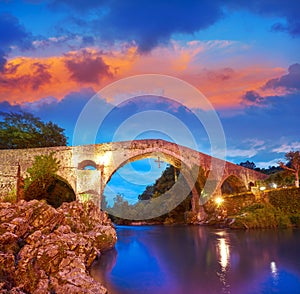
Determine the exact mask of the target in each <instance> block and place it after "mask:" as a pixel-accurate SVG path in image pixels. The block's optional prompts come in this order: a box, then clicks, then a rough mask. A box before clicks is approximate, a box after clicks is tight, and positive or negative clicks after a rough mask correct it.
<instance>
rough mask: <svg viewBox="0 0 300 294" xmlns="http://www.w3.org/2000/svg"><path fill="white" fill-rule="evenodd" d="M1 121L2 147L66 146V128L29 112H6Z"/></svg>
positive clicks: (0, 139)
mask: <svg viewBox="0 0 300 294" xmlns="http://www.w3.org/2000/svg"><path fill="white" fill-rule="evenodd" d="M0 116H1V117H2V118H3V119H2V121H0V149H20V148H34V147H35V148H38V147H51V146H65V145H66V144H67V139H66V136H65V135H64V129H62V128H60V127H59V126H58V125H56V124H54V123H52V122H48V123H44V122H42V121H41V120H40V119H39V118H37V117H35V116H33V115H32V114H30V113H27V112H19V113H12V112H11V113H5V112H1V113H0Z"/></svg>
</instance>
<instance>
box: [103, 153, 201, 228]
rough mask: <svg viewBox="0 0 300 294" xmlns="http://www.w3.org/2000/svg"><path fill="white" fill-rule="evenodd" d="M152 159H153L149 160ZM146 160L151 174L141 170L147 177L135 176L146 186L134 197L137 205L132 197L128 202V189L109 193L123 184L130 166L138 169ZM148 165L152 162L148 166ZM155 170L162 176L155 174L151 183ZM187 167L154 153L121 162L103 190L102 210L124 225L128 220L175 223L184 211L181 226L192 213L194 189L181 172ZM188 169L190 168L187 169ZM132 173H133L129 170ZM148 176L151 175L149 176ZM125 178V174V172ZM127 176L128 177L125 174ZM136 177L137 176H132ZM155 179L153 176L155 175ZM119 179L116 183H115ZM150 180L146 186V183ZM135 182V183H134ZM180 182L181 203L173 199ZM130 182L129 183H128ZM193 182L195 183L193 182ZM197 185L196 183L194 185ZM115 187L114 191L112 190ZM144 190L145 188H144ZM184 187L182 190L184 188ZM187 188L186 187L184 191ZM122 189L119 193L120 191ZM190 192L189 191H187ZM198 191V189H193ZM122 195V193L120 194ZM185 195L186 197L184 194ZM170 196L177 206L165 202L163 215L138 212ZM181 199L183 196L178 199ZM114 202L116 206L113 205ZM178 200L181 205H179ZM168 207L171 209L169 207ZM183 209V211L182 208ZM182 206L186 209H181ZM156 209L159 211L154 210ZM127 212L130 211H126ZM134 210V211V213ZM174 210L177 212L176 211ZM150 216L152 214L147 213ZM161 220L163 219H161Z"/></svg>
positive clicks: (177, 161)
mask: <svg viewBox="0 0 300 294" xmlns="http://www.w3.org/2000/svg"><path fill="white" fill-rule="evenodd" d="M149 158H150V159H149ZM145 160H148V171H146V173H145V170H142V172H144V174H143V173H142V176H141V175H138V174H136V176H138V177H140V178H139V179H138V180H137V182H138V183H137V184H141V183H142V184H144V186H143V188H142V190H140V192H139V193H136V194H135V201H133V200H132V198H131V197H129V199H127V198H126V195H125V193H126V189H123V187H122V186H121V185H119V186H118V187H117V189H115V191H114V193H113V194H112V193H111V191H110V192H109V189H110V188H113V189H114V188H116V187H115V183H116V182H117V181H118V180H120V174H121V175H122V170H123V169H124V170H126V167H127V166H128V165H133V166H135V167H137V166H138V165H139V164H143V163H145ZM149 162H151V163H150V164H149ZM159 165H160V166H159ZM155 166H156V170H157V171H159V173H156V174H155V176H154V177H152V179H151V180H150V178H149V177H148V176H150V172H149V170H152V171H153V170H154V167H155ZM183 166H184V164H183V163H182V162H181V160H179V159H178V158H175V157H172V156H170V155H168V154H164V153H161V152H154V153H146V154H142V155H138V156H134V157H132V158H130V159H127V160H125V161H124V162H122V163H121V164H120V165H119V166H118V167H117V168H115V170H114V171H113V173H112V174H111V175H110V176H109V177H108V179H107V181H106V185H105V188H104V190H103V197H102V204H101V207H102V208H104V209H105V210H106V211H107V212H108V213H109V214H111V215H114V216H116V217H118V218H119V219H120V218H121V219H122V220H123V221H124V219H125V220H126V219H127V220H141V219H142V220H143V221H145V220H149V221H153V220H154V219H155V218H157V217H158V218H157V219H156V220H157V221H160V222H170V223H172V221H173V220H172V218H173V219H174V217H175V216H176V213H177V214H178V213H180V212H179V211H181V212H182V213H181V214H182V216H181V222H184V217H185V216H184V215H185V212H187V211H190V210H191V209H192V200H191V199H192V190H193V189H194V186H190V185H189V183H188V181H186V179H185V177H187V173H185V174H183V173H182V172H181V169H182V168H183ZM185 169H188V167H186V166H185ZM129 170H130V169H129ZM127 171H128V170H127ZM147 172H148V174H147ZM125 174H126V172H125ZM126 175H128V174H126ZM131 176H132V177H134V176H135V175H134V174H133V175H131ZM152 176H153V175H152ZM116 179H117V181H116ZM146 179H149V180H150V181H148V182H147V183H145V181H144V180H146ZM135 180H136V179H133V182H135ZM130 181H131V177H129V181H125V183H124V184H125V186H126V185H127V187H128V186H130V184H131V183H130ZM178 181H180V183H179V185H180V189H182V193H183V199H181V200H180V201H178V199H176V198H178V197H176V196H174V195H173V194H174V192H171V191H172V189H173V187H174V185H175V183H177V182H178ZM128 182H129V183H128ZM190 182H192V181H190ZM193 184H194V183H193ZM111 186H112V187H111ZM141 186H142V185H141ZM181 186H182V187H181ZM183 186H184V187H183ZM118 188H119V190H118ZM187 190H188V191H187ZM194 190H195V189H194ZM120 191H123V192H120ZM177 191H178V187H177ZM108 193H111V196H110V197H109V196H108ZM185 193H186V194H185ZM166 194H168V196H167V198H169V199H171V198H172V197H173V196H174V201H175V204H176V205H175V206H174V207H172V205H171V204H174V203H171V204H170V203H165V202H166V201H164V200H163V201H162V202H161V203H160V208H161V206H164V205H165V207H164V212H165V213H163V214H161V213H160V214H156V213H153V214H151V213H150V215H145V214H144V215H141V214H139V213H138V212H137V210H139V209H140V210H141V211H142V210H143V209H145V207H146V206H147V205H148V204H149V203H151V204H152V203H154V202H155V201H159V200H160V197H164V196H166ZM177 196H179V198H180V196H181V195H177ZM112 200H113V202H112ZM176 200H177V201H178V203H176ZM168 206H169V207H168ZM180 206H181V207H180ZM182 206H183V207H182ZM155 208H157V207H155ZM176 209H177V211H176ZM124 210H127V211H124ZM131 210H135V211H134V212H131ZM173 210H174V211H173ZM148 212H149V211H148ZM134 213H137V214H139V216H141V217H139V218H136V217H135V216H134V215H133V214H134ZM159 218H160V219H159Z"/></svg>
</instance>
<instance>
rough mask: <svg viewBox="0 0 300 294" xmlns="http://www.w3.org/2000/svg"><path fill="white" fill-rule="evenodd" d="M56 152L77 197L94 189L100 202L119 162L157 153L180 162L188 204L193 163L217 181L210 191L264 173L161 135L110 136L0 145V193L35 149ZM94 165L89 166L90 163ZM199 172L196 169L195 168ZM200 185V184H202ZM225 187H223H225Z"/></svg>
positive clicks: (246, 184) (11, 187) (11, 185)
mask: <svg viewBox="0 0 300 294" xmlns="http://www.w3.org/2000/svg"><path fill="white" fill-rule="evenodd" d="M51 152H54V154H55V157H56V158H58V159H59V160H60V165H61V168H60V170H59V172H58V175H59V176H60V177H62V178H63V179H64V180H65V181H66V182H67V183H69V184H70V186H71V187H72V188H73V190H74V192H75V194H76V197H77V198H78V199H79V200H80V199H81V195H83V194H90V195H93V199H94V201H96V202H97V204H98V205H99V206H101V196H102V194H103V191H104V188H105V185H106V184H107V183H108V182H109V180H110V178H111V177H112V175H113V174H114V173H115V172H116V171H117V170H118V169H119V168H120V167H122V166H123V165H125V164H127V163H129V162H133V161H136V160H139V159H143V158H149V157H152V158H158V157H159V158H160V160H162V161H165V162H168V163H169V164H171V165H173V166H175V167H176V168H180V170H181V171H183V176H184V177H185V178H186V180H187V182H188V183H189V184H190V189H191V191H192V194H193V201H192V207H193V210H194V211H195V210H197V207H199V205H197V203H199V189H196V188H195V181H196V182H197V176H196V177H195V176H194V177H193V175H191V173H190V172H189V171H191V170H192V169H193V168H194V167H197V168H198V169H199V167H201V168H202V171H203V174H204V175H205V177H206V178H208V179H210V180H212V181H215V183H216V186H215V187H214V189H213V190H214V191H212V193H213V194H220V193H222V191H223V190H226V185H225V183H226V182H228V183H230V182H231V183H233V182H235V183H238V185H239V186H240V187H243V188H244V190H248V189H249V188H250V186H251V185H253V184H254V183H255V182H256V181H258V180H263V179H265V178H266V175H264V174H261V173H259V172H256V171H254V170H251V169H247V168H244V167H241V166H239V165H236V164H233V163H230V162H228V161H223V160H220V159H217V158H214V157H211V156H209V155H206V154H204V153H201V152H198V151H195V150H192V149H190V148H187V147H183V146H180V145H177V144H175V143H171V142H167V141H164V140H154V139H148V140H135V141H124V142H112V143H105V144H96V145H84V146H74V147H69V146H63V147H51V148H32V149H15V150H1V151H0V196H3V195H6V194H7V193H11V191H16V189H17V182H18V169H19V176H21V177H23V178H24V177H25V176H26V170H27V168H28V167H30V166H31V165H32V163H33V161H34V159H35V157H36V156H37V155H43V154H49V153H51ZM91 167H92V169H91ZM197 175H198V172H197ZM198 186H199V187H200V188H201V189H202V188H203V187H202V186H201V184H199V183H198ZM224 187H225V188H224Z"/></svg>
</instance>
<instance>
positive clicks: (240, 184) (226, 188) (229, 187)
mask: <svg viewBox="0 0 300 294" xmlns="http://www.w3.org/2000/svg"><path fill="white" fill-rule="evenodd" d="M247 190H248V187H247V186H245V182H244V180H243V179H242V178H241V177H239V176H237V175H235V174H230V175H227V177H226V178H225V179H224V180H223V181H222V184H221V192H222V194H225V195H229V194H236V193H242V192H246V191H247Z"/></svg>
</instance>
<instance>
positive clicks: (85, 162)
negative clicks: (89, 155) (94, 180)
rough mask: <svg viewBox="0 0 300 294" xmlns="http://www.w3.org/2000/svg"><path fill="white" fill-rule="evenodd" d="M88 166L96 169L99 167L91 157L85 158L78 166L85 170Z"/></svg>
mask: <svg viewBox="0 0 300 294" xmlns="http://www.w3.org/2000/svg"><path fill="white" fill-rule="evenodd" d="M88 167H92V168H94V169H98V168H99V167H98V165H97V163H96V162H95V161H93V160H90V159H86V160H83V161H81V162H79V163H78V166H77V169H79V170H85V169H87V168H88Z"/></svg>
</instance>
